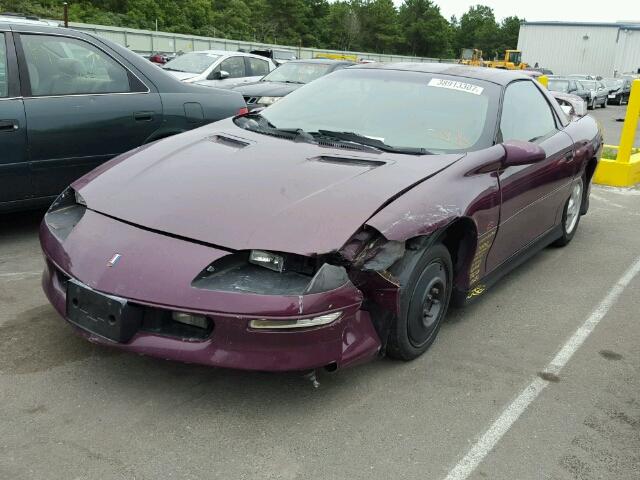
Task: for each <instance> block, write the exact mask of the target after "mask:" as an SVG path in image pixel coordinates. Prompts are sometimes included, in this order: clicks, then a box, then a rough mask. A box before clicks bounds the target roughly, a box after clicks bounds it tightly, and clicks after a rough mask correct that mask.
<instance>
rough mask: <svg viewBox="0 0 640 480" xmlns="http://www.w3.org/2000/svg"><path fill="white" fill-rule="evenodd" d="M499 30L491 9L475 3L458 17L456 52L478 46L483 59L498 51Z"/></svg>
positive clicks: (491, 56)
mask: <svg viewBox="0 0 640 480" xmlns="http://www.w3.org/2000/svg"><path fill="white" fill-rule="evenodd" d="M499 36H500V31H499V27H498V24H497V23H496V17H495V15H494V14H493V10H492V9H491V8H490V7H487V6H486V5H475V6H472V7H470V8H469V10H468V11H467V12H466V13H464V14H463V15H462V17H460V26H459V28H458V29H457V32H456V47H457V49H456V50H457V51H456V53H457V54H459V53H460V50H461V49H462V48H479V49H480V50H482V52H483V54H484V58H485V59H491V58H493V57H494V56H495V55H496V54H497V53H498V48H499V46H498V44H499V43H500V38H499Z"/></svg>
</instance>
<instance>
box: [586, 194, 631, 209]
mask: <svg viewBox="0 0 640 480" xmlns="http://www.w3.org/2000/svg"><path fill="white" fill-rule="evenodd" d="M590 197H591V198H595V199H596V200H598V201H600V202H603V203H606V204H607V205H611V206H612V207H616V208H625V207H624V205H620V204H619V203H613V202H612V201H611V200H607V199H606V198H604V197H601V196H600V195H596V194H595V193H592V194H591V195H590Z"/></svg>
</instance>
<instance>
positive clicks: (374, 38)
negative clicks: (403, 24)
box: [356, 0, 401, 53]
mask: <svg viewBox="0 0 640 480" xmlns="http://www.w3.org/2000/svg"><path fill="white" fill-rule="evenodd" d="M356 11H357V12H358V18H359V22H360V27H361V35H362V38H361V42H360V43H361V48H362V49H363V50H365V51H372V52H381V53H393V52H395V49H396V46H397V44H398V43H399V42H400V40H401V37H400V28H399V24H398V11H397V10H396V7H395V6H394V4H393V1H392V0H366V1H363V2H361V3H358V4H357V10H356Z"/></svg>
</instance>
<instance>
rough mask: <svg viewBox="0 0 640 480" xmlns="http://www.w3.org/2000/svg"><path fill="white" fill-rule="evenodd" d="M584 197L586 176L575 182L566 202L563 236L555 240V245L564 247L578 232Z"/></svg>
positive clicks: (563, 217) (563, 213)
mask: <svg viewBox="0 0 640 480" xmlns="http://www.w3.org/2000/svg"><path fill="white" fill-rule="evenodd" d="M583 198H584V177H580V180H579V181H578V182H576V183H574V184H573V186H572V187H571V193H570V195H569V198H568V199H567V202H566V203H565V204H564V210H563V212H562V236H561V237H560V238H559V239H558V240H556V241H555V243H554V245H556V246H558V247H564V246H565V245H567V244H568V243H569V242H570V241H571V240H572V239H573V236H574V235H575V234H576V230H578V224H579V223H580V210H581V207H582V201H583Z"/></svg>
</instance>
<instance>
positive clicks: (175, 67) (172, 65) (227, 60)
mask: <svg viewBox="0 0 640 480" xmlns="http://www.w3.org/2000/svg"><path fill="white" fill-rule="evenodd" d="M162 68H163V69H164V70H166V71H167V72H168V73H170V74H171V75H173V76H174V77H176V78H178V79H179V80H182V81H183V82H187V83H197V84H198V85H204V86H206V87H218V88H230V87H232V86H234V85H240V84H242V83H249V82H256V81H258V80H260V79H261V78H262V77H264V76H265V75H266V74H267V73H269V72H270V71H271V70H274V69H275V68H276V65H275V63H273V61H272V60H271V59H269V58H265V57H261V56H259V55H252V54H250V53H244V52H228V51H225V50H202V51H198V52H189V53H185V54H182V55H180V56H178V57H176V58H174V59H173V60H171V61H169V62H167V63H165V64H164V66H163V67H162Z"/></svg>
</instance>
